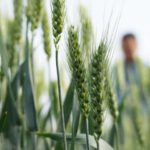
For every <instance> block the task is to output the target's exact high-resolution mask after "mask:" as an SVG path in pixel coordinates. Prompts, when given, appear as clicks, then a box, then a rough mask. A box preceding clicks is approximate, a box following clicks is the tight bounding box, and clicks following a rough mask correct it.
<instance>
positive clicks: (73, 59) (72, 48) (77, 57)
mask: <svg viewBox="0 0 150 150" xmlns="http://www.w3.org/2000/svg"><path fill="white" fill-rule="evenodd" d="M81 56H82V55H81V51H80V46H79V41H78V33H77V31H76V30H75V28H74V27H73V26H71V27H70V28H69V30H68V58H69V59H68V60H69V64H70V69H71V72H72V76H73V79H74V82H75V87H76V91H77V95H78V99H79V102H80V108H81V112H82V115H83V116H84V117H85V119H86V137H87V149H89V139H88V134H89V133H88V130H89V129H88V115H89V112H90V99H89V94H88V88H87V81H86V69H85V66H84V63H83V60H82V57H81Z"/></svg>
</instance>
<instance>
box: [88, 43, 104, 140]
mask: <svg viewBox="0 0 150 150" xmlns="http://www.w3.org/2000/svg"><path fill="white" fill-rule="evenodd" d="M105 61H106V51H105V43H104V42H103V41H102V42H101V43H100V45H99V47H98V50H97V51H96V52H95V53H94V54H93V57H92V60H91V69H90V95H91V102H92V110H93V122H94V135H95V140H96V141H98V140H99V138H100V137H101V135H102V124H103V121H104V116H103V112H104V108H103V103H104V99H105V98H104V83H105Z"/></svg>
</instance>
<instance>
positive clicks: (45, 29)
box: [42, 11, 51, 58]
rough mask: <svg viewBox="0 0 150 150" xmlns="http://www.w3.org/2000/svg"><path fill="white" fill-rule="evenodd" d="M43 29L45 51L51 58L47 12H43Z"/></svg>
mask: <svg viewBox="0 0 150 150" xmlns="http://www.w3.org/2000/svg"><path fill="white" fill-rule="evenodd" d="M42 29H43V39H44V50H45V53H46V54H47V57H48V58H50V56H51V45H50V25H49V22H48V15H47V12H46V11H44V12H43V17H42Z"/></svg>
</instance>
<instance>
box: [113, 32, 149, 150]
mask: <svg viewBox="0 0 150 150" xmlns="http://www.w3.org/2000/svg"><path fill="white" fill-rule="evenodd" d="M121 45H122V51H123V54H124V59H123V60H121V61H119V62H118V63H117V64H116V66H115V68H114V70H113V73H114V74H113V76H114V80H115V87H116V94H117V98H118V104H119V113H120V116H119V120H118V123H119V128H120V134H121V135H120V137H122V138H121V141H120V142H121V144H123V145H124V142H127V143H128V144H126V146H125V149H128V150H129V149H133V147H134V143H132V142H130V141H132V138H133V134H132V132H133V129H134V127H133V129H132V128H131V127H132V125H133V119H132V115H133V114H132V110H133V105H134V103H135V102H136V103H139V105H140V107H141V108H140V109H141V110H142V111H143V112H144V113H143V114H145V112H146V111H145V110H146V109H145V108H146V107H147V99H148V97H147V91H146V90H147V83H148V81H147V67H146V66H145V65H144V63H143V62H142V60H140V58H138V57H137V55H136V52H137V48H138V42H137V39H136V36H135V35H134V34H132V33H128V34H125V35H124V36H123V38H122V41H121ZM131 87H136V89H138V95H140V96H139V97H138V98H137V95H136V94H135V93H134V92H133V91H132V90H131V89H132V88H131ZM131 95H132V96H131ZM133 97H135V98H133ZM138 99H139V100H138ZM147 108H148V107H147ZM147 110H148V109H147ZM139 111H140V110H139ZM144 116H146V115H144ZM125 134H126V135H125ZM127 135H128V138H126V137H127ZM129 135H130V137H131V138H129ZM129 145H132V146H133V147H132V146H131V147H132V148H131V147H127V146H129Z"/></svg>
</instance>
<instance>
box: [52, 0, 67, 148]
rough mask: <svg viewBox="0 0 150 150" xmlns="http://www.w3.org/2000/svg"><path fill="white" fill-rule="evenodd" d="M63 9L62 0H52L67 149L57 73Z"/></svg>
mask: <svg viewBox="0 0 150 150" xmlns="http://www.w3.org/2000/svg"><path fill="white" fill-rule="evenodd" d="M64 10H65V1H64V0H52V25H53V37H54V44H55V49H56V71H57V84H58V94H59V105H60V111H61V120H62V129H63V140H64V149H65V150H67V140H66V133H65V120H64V110H63V104H62V96H61V84H60V75H59V62H58V50H59V45H58V44H59V41H60V38H61V34H62V32H63V28H64V16H65V14H64Z"/></svg>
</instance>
